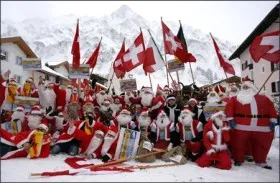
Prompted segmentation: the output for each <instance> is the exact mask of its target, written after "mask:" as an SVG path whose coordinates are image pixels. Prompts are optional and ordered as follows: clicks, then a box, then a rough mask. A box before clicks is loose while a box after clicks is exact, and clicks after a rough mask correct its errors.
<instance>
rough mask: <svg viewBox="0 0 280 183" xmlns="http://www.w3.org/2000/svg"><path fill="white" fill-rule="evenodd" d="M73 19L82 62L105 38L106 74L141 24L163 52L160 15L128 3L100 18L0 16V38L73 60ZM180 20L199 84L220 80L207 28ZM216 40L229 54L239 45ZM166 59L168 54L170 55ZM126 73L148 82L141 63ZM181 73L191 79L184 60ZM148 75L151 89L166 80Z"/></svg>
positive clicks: (102, 66) (47, 56)
mask: <svg viewBox="0 0 280 183" xmlns="http://www.w3.org/2000/svg"><path fill="white" fill-rule="evenodd" d="M77 18H80V46H81V58H82V59H81V61H82V62H83V61H85V60H87V59H88V58H89V57H90V55H91V54H92V52H93V51H94V49H95V48H96V46H97V44H98V42H99V40H100V38H101V37H102V38H103V39H102V44H101V53H100V57H99V59H98V62H97V66H96V68H95V69H94V72H95V73H97V74H100V75H102V76H104V77H108V74H109V72H112V70H110V67H111V63H112V61H113V60H114V59H115V57H116V55H117V53H118V52H119V49H120V46H121V44H122V41H123V39H124V38H125V39H126V48H128V47H129V46H130V45H131V43H132V42H133V40H134V39H135V38H136V36H137V35H138V34H139V31H140V27H141V29H142V31H143V34H144V39H145V43H146V44H147V43H148V41H149V34H148V31H147V30H148V29H150V31H151V32H152V34H153V36H154V38H155V40H156V43H157V45H158V46H159V48H160V50H161V53H162V54H164V50H163V41H162V29H161V23H160V17H159V20H158V21H152V22H150V21H148V20H146V19H144V18H143V17H141V16H140V15H138V14H137V13H135V12H134V11H133V10H131V9H130V8H129V7H128V6H126V5H124V6H121V7H120V8H119V9H118V10H116V11H114V12H112V13H111V14H109V15H106V16H104V17H101V18H96V17H78V16H76V15H65V16H61V17H57V18H52V19H50V18H49V19H48V18H46V19H42V18H34V19H28V20H25V21H22V22H13V21H11V20H6V19H1V37H6V36H22V37H23V39H24V40H25V41H26V42H27V43H28V44H29V46H30V47H31V48H32V49H33V50H34V52H35V53H36V54H37V55H38V57H41V58H42V60H43V61H44V62H47V61H50V62H51V61H64V60H69V61H70V62H72V55H71V46H72V42H73V38H74V31H75V27H76V19H77ZM163 18H164V19H163V20H164V22H165V23H166V24H167V26H169V27H170V29H171V30H172V31H173V33H174V34H177V31H178V29H179V22H172V21H168V17H163ZM182 24H183V30H184V34H185V38H186V40H187V44H188V49H189V51H190V52H191V53H193V54H194V55H195V57H196V58H197V63H195V64H192V68H193V72H194V78H195V81H196V83H197V85H198V86H201V85H205V84H209V83H213V82H216V81H218V80H220V79H224V78H225V75H224V72H223V70H222V69H221V68H220V67H219V66H218V65H219V64H218V59H217V56H216V53H215V50H214V46H213V43H212V41H211V39H210V35H209V33H203V32H202V31H201V30H199V29H195V28H193V27H191V26H189V25H187V22H182ZM212 34H213V36H214V37H215V32H212ZM215 39H216V41H217V43H218V45H219V47H220V49H221V51H222V53H224V54H225V55H226V56H227V58H228V57H229V56H230V55H231V54H232V53H233V52H234V50H235V49H236V48H237V45H233V44H232V43H230V42H228V41H226V40H220V39H219V38H217V37H215ZM167 59H168V60H169V59H172V57H168V58H167ZM233 65H234V68H235V70H236V73H237V75H240V63H239V61H238V60H235V61H233ZM130 74H132V75H133V77H134V78H137V82H138V88H140V87H141V86H142V85H149V84H147V83H149V79H148V77H147V76H145V75H144V73H143V70H142V67H141V66H139V67H138V68H137V69H135V70H133V71H131V72H130ZM179 76H180V80H181V81H182V82H183V83H184V84H190V83H192V79H191V74H190V67H189V65H188V64H185V70H184V71H179ZM151 77H152V82H153V85H154V89H155V87H156V85H157V83H160V84H161V85H162V86H164V85H165V84H167V81H166V73H165V70H164V69H162V70H160V71H158V72H156V73H153V74H152V75H151ZM173 78H174V79H176V74H175V73H173Z"/></svg>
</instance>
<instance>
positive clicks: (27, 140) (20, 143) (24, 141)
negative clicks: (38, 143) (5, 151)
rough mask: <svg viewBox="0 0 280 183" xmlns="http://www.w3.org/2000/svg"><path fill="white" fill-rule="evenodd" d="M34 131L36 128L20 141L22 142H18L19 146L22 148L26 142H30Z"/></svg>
mask: <svg viewBox="0 0 280 183" xmlns="http://www.w3.org/2000/svg"><path fill="white" fill-rule="evenodd" d="M34 132H35V130H33V131H32V132H30V133H29V135H28V136H27V138H26V139H23V140H22V141H20V142H19V143H18V144H17V148H21V147H22V146H23V144H24V143H26V142H29V140H30V137H31V136H32V135H33V133H34Z"/></svg>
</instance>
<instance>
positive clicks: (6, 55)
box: [1, 50, 8, 61]
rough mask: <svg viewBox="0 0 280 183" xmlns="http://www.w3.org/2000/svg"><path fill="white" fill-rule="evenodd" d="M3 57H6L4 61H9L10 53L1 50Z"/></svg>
mask: <svg viewBox="0 0 280 183" xmlns="http://www.w3.org/2000/svg"><path fill="white" fill-rule="evenodd" d="M1 55H4V56H5V59H3V60H6V61H8V52H6V51H4V50H1Z"/></svg>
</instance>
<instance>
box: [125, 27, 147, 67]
mask: <svg viewBox="0 0 280 183" xmlns="http://www.w3.org/2000/svg"><path fill="white" fill-rule="evenodd" d="M145 58H146V53H145V45H144V38H143V34H142V31H141V32H140V34H139V36H138V37H137V38H136V39H135V41H134V43H133V44H132V45H131V46H130V47H129V49H128V50H126V52H125V53H124V54H123V55H122V60H123V66H124V68H125V71H126V72H129V71H131V70H132V69H134V68H136V67H137V66H139V65H141V64H142V63H143V62H144V61H145Z"/></svg>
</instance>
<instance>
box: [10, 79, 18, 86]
mask: <svg viewBox="0 0 280 183" xmlns="http://www.w3.org/2000/svg"><path fill="white" fill-rule="evenodd" d="M9 85H16V86H17V85H18V83H17V80H16V79H15V78H11V79H10V80H9Z"/></svg>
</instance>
